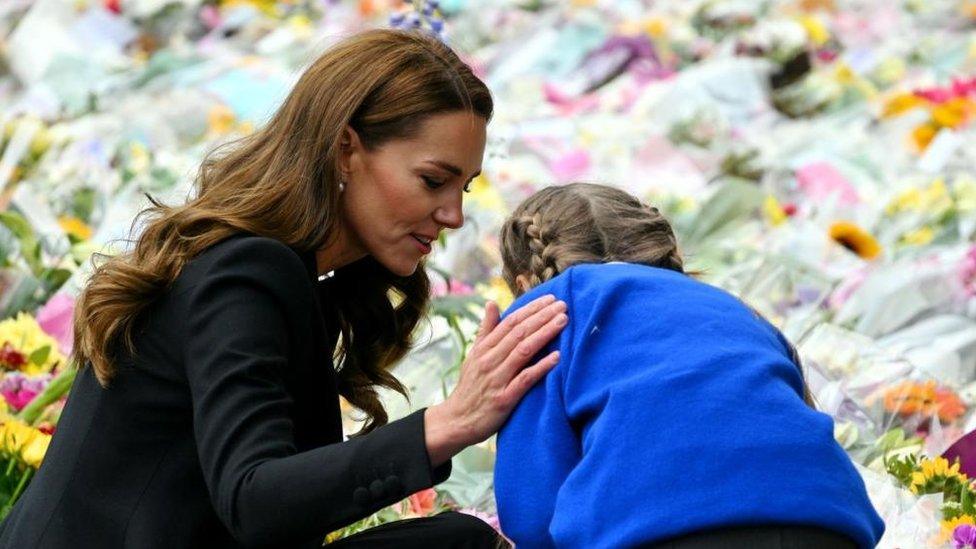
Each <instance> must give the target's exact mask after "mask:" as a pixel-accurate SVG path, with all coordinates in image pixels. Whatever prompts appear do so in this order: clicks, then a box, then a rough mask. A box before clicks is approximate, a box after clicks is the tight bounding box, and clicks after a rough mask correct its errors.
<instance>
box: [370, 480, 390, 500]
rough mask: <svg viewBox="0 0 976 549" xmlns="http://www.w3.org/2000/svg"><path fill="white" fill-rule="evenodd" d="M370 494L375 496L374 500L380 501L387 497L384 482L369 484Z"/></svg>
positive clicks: (375, 481) (376, 481) (378, 481)
mask: <svg viewBox="0 0 976 549" xmlns="http://www.w3.org/2000/svg"><path fill="white" fill-rule="evenodd" d="M369 493H370V495H372V496H373V499H374V500H380V499H383V498H385V497H386V487H385V486H383V481H382V480H380V479H376V480H374V481H373V482H371V483H370V484H369Z"/></svg>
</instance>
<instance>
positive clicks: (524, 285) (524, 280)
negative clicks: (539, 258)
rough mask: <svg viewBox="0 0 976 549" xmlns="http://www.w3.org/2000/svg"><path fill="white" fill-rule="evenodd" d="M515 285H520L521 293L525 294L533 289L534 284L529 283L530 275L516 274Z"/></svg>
mask: <svg viewBox="0 0 976 549" xmlns="http://www.w3.org/2000/svg"><path fill="white" fill-rule="evenodd" d="M515 285H516V286H518V290H519V293H520V294H524V293H525V292H527V291H529V290H531V289H532V286H531V285H530V284H529V277H527V276H525V275H518V276H516V277H515Z"/></svg>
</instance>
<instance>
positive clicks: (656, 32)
mask: <svg viewBox="0 0 976 549" xmlns="http://www.w3.org/2000/svg"><path fill="white" fill-rule="evenodd" d="M644 32H646V33H647V34H648V35H650V37H651V38H664V37H665V36H666V35H667V33H668V24H667V22H666V21H665V20H664V18H663V17H651V18H650V19H648V20H647V21H645V22H644Z"/></svg>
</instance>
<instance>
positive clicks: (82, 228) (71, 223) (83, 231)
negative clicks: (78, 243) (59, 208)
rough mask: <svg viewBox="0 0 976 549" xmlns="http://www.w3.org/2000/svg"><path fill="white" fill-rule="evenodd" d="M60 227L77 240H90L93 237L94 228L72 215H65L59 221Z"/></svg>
mask: <svg viewBox="0 0 976 549" xmlns="http://www.w3.org/2000/svg"><path fill="white" fill-rule="evenodd" d="M58 225H60V226H61V228H62V229H63V230H64V232H65V233H67V234H68V235H70V236H73V237H74V238H75V240H88V239H89V238H91V237H92V228H91V227H89V226H88V225H87V224H86V223H85V222H84V221H82V220H80V219H78V218H77V217H74V216H71V215H64V216H61V217H60V218H59V219H58Z"/></svg>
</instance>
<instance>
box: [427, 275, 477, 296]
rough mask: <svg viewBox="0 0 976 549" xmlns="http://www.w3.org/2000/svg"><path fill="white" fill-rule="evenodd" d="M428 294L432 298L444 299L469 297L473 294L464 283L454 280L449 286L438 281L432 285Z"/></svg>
mask: <svg viewBox="0 0 976 549" xmlns="http://www.w3.org/2000/svg"><path fill="white" fill-rule="evenodd" d="M430 293H431V295H433V296H434V297H444V296H446V295H471V294H473V293H474V289H473V288H472V287H471V286H468V285H467V284H465V283H464V282H461V281H459V280H454V279H453V278H452V279H451V282H450V284H445V283H444V282H443V281H440V280H439V281H437V282H435V283H434V284H432V285H431V288H430Z"/></svg>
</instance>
